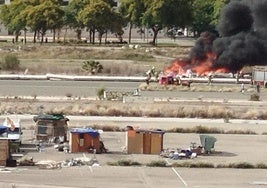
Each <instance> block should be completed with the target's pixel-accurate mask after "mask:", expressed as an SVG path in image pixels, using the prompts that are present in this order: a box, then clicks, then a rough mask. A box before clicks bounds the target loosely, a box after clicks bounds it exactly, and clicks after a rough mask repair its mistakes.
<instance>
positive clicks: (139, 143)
mask: <svg viewBox="0 0 267 188" xmlns="http://www.w3.org/2000/svg"><path fill="white" fill-rule="evenodd" d="M126 134H127V135H126V148H127V153H129V154H160V153H161V151H162V150H163V134H164V132H163V131H161V130H132V129H128V130H127V131H126Z"/></svg>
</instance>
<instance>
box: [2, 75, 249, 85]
mask: <svg viewBox="0 0 267 188" xmlns="http://www.w3.org/2000/svg"><path fill="white" fill-rule="evenodd" d="M146 78H147V77H145V76H137V77H133V76H77V75H59V74H50V73H48V74H45V75H27V74H0V80H70V81H120V82H145V81H146ZM180 80H181V81H188V82H191V83H208V82H209V79H208V78H206V77H194V78H180ZM150 81H151V82H155V79H151V80H150ZM211 82H212V83H237V80H236V78H212V80H211ZM238 83H246V84H249V83H251V79H249V78H240V79H239V80H238Z"/></svg>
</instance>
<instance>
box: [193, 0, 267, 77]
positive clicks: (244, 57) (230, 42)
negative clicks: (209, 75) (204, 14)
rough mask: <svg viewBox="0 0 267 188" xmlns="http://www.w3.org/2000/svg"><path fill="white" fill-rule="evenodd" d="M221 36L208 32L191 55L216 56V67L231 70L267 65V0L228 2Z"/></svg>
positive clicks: (221, 16) (194, 56)
mask: <svg viewBox="0 0 267 188" xmlns="http://www.w3.org/2000/svg"><path fill="white" fill-rule="evenodd" d="M217 30H218V33H219V37H218V38H216V37H214V34H212V33H208V32H205V33H204V34H201V36H200V38H199V39H198V40H197V42H196V45H195V46H194V47H193V48H192V50H191V53H190V57H191V58H195V59H199V60H202V59H205V58H207V57H206V54H207V52H212V53H214V54H215V55H216V59H215V60H214V62H213V67H212V68H226V69H228V70H229V71H231V72H236V71H239V70H241V69H242V68H243V67H244V66H254V65H267V0H257V1H253V0H250V1H248V0H247V1H241V2H240V1H238V2H237V1H233V2H230V3H229V4H228V5H226V6H225V7H224V8H223V9H222V11H221V15H220V19H219V24H218V26H217Z"/></svg>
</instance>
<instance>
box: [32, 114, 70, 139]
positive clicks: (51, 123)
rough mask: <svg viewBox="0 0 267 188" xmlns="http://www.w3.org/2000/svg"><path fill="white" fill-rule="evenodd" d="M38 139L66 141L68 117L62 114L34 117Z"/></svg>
mask: <svg viewBox="0 0 267 188" xmlns="http://www.w3.org/2000/svg"><path fill="white" fill-rule="evenodd" d="M33 120H34V122H35V123H36V126H35V132H36V139H37V140H38V141H50V142H64V141H66V140H67V127H68V124H67V122H68V121H69V119H68V118H66V117H64V116H63V115H62V114H44V115H38V116H34V117H33Z"/></svg>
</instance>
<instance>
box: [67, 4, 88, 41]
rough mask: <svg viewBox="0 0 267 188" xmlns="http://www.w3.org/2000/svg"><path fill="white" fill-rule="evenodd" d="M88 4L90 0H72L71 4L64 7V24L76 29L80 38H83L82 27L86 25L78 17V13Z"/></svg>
mask: <svg viewBox="0 0 267 188" xmlns="http://www.w3.org/2000/svg"><path fill="white" fill-rule="evenodd" d="M88 4H89V0H71V1H70V3H69V5H68V6H67V7H65V8H64V11H65V15H64V17H63V21H64V25H65V26H66V28H70V29H74V30H75V31H76V34H77V39H78V40H81V35H82V28H83V27H84V25H83V23H82V22H81V21H80V20H79V19H78V14H79V12H80V11H82V10H83V9H84V7H85V6H86V5H88ZM66 31H67V30H66Z"/></svg>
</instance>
